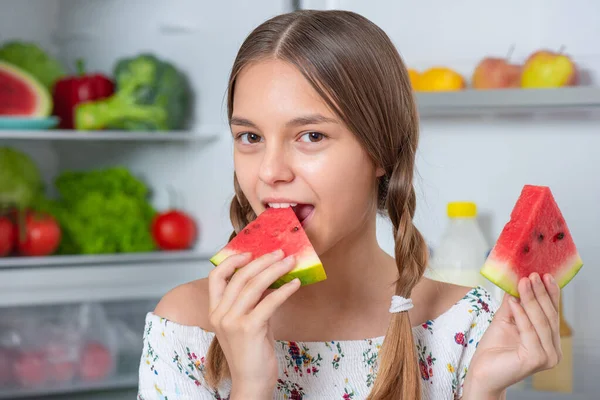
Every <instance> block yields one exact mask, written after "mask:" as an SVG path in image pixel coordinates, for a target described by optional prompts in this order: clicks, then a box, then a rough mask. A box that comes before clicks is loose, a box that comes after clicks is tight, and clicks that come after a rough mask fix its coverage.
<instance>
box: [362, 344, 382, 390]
mask: <svg viewBox="0 0 600 400" xmlns="http://www.w3.org/2000/svg"><path fill="white" fill-rule="evenodd" d="M367 344H368V345H369V348H368V349H367V350H365V351H364V352H363V363H364V364H365V366H366V367H367V368H368V373H367V377H366V383H367V387H368V388H370V387H371V386H373V384H374V383H375V378H377V372H376V371H377V361H378V358H377V357H378V356H379V349H381V344H379V343H376V344H375V346H374V348H373V340H371V339H368V340H367Z"/></svg>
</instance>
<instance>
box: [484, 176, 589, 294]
mask: <svg viewBox="0 0 600 400" xmlns="http://www.w3.org/2000/svg"><path fill="white" fill-rule="evenodd" d="M582 266H583V261H582V260H581V257H580V256H579V252H578V251H577V248H576V247H575V243H574V241H573V237H572V236H571V232H569V228H568V227H567V223H566V222H565V219H564V217H563V215H562V213H561V211H560V209H559V208H558V205H557V204H556V201H555V199H554V196H553V195H552V192H551V191H550V188H548V187H546V186H534V185H525V186H524V187H523V189H522V191H521V194H520V196H519V198H518V200H517V203H516V204H515V206H514V208H513V210H512V212H511V215H510V220H509V222H508V223H507V224H506V225H505V226H504V229H503V230H502V232H501V234H500V237H499V238H498V240H497V242H496V244H495V246H494V247H493V249H492V251H491V252H490V254H489V256H488V258H487V260H486V262H485V264H484V265H483V267H482V269H481V274H482V275H483V276H485V277H486V278H487V279H489V280H490V281H491V282H492V283H494V284H495V285H497V286H498V287H500V288H501V289H503V290H504V291H506V292H507V293H510V294H511V295H513V296H517V297H518V296H519V292H518V290H517V285H518V283H519V280H520V279H521V278H523V277H528V276H529V275H530V274H531V273H533V272H537V273H539V274H540V276H542V277H543V274H545V273H550V274H552V276H553V277H554V279H555V280H556V282H557V283H558V285H559V286H560V287H561V288H563V287H565V286H566V285H567V283H569V282H570V281H571V280H572V279H573V278H574V277H575V275H577V273H578V272H579V270H580V269H581V267H582Z"/></svg>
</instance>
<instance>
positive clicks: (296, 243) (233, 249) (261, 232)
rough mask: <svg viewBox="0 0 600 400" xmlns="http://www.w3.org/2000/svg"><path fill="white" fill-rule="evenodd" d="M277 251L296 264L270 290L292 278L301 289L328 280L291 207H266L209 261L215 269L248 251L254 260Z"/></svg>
mask: <svg viewBox="0 0 600 400" xmlns="http://www.w3.org/2000/svg"><path fill="white" fill-rule="evenodd" d="M278 249H281V250H283V252H284V254H285V256H289V255H291V254H294V255H295V256H296V258H295V259H296V265H295V267H294V269H293V270H292V271H290V272H289V273H287V274H285V275H284V276H282V277H280V278H279V279H277V280H276V281H275V282H274V283H273V284H272V285H271V286H270V287H269V288H270V289H277V288H279V287H281V286H282V285H284V284H285V283H287V282H290V281H292V280H293V279H295V278H298V279H300V282H301V285H302V286H305V285H309V284H312V283H317V282H320V281H323V280H325V279H327V276H326V274H325V270H324V268H323V264H322V263H321V260H320V259H319V256H318V255H317V253H316V252H315V249H314V248H313V246H312V244H311V243H310V241H309V240H308V236H306V232H305V231H304V229H303V228H302V224H301V223H300V221H299V220H298V217H297V216H296V214H295V213H294V211H293V210H292V208H291V207H287V208H267V209H266V210H265V211H263V212H262V213H261V214H260V215H259V216H258V217H257V218H256V219H255V220H254V221H252V222H250V223H249V224H248V225H246V227H245V228H244V229H242V230H241V231H240V232H239V233H238V234H237V235H236V236H235V237H234V238H233V239H231V241H229V243H228V244H227V245H226V246H225V247H224V248H223V249H221V250H220V251H219V252H218V253H217V254H215V255H214V256H213V257H212V258H211V259H210V262H211V263H212V264H213V265H215V266H218V265H219V264H221V263H222V262H223V261H224V260H225V259H226V258H227V257H229V256H232V255H234V254H240V253H246V252H251V253H252V260H254V259H256V258H259V257H261V256H262V255H264V254H267V253H271V252H274V251H276V250H278Z"/></svg>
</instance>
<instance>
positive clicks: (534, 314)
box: [520, 278, 554, 355]
mask: <svg viewBox="0 0 600 400" xmlns="http://www.w3.org/2000/svg"><path fill="white" fill-rule="evenodd" d="M521 290H522V292H521V293H520V296H521V305H522V306H523V309H524V310H525V312H526V313H527V316H528V317H529V320H530V321H531V323H532V324H533V327H534V329H535V331H536V332H537V336H538V337H539V341H540V343H541V344H542V348H543V349H544V352H545V353H546V355H550V354H552V352H553V351H554V341H553V340H552V329H551V326H550V321H549V320H548V318H546V314H545V313H544V310H543V309H542V307H541V305H540V303H539V301H538V299H537V298H536V296H535V293H534V288H533V284H532V281H531V280H530V279H527V278H526V279H524V280H523V284H522V289H521Z"/></svg>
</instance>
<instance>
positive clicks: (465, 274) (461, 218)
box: [427, 201, 501, 300]
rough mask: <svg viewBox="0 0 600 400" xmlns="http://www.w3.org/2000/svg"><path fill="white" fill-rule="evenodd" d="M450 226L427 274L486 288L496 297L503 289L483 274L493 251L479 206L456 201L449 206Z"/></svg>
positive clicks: (442, 279)
mask: <svg viewBox="0 0 600 400" xmlns="http://www.w3.org/2000/svg"><path fill="white" fill-rule="evenodd" d="M447 215H448V218H449V221H448V225H447V226H446V229H445V232H444V234H443V235H442V237H441V240H440V243H439V246H438V247H437V248H436V249H434V251H433V257H432V259H431V262H430V266H429V268H428V271H427V277H428V278H430V279H435V280H438V281H443V282H449V283H454V284H457V285H462V286H468V287H475V286H478V285H479V286H483V287H485V288H486V289H487V290H488V291H490V293H491V294H492V296H494V297H496V300H501V298H499V297H498V296H499V295H500V291H499V290H498V288H497V287H496V286H495V285H493V284H492V283H491V282H489V281H488V280H487V279H486V278H485V277H484V276H483V275H481V273H480V272H479V271H480V270H481V267H482V266H483V264H484V262H485V259H486V258H487V255H488V253H489V251H490V245H489V244H488V243H487V241H486V239H485V237H484V236H483V233H482V231H481V228H480V227H479V224H478V222H477V205H476V204H475V203H473V202H468V201H455V202H450V203H448V205H447Z"/></svg>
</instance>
